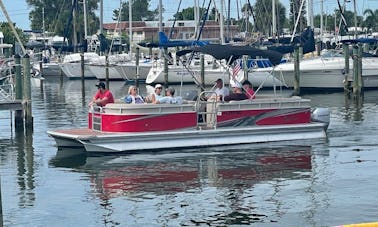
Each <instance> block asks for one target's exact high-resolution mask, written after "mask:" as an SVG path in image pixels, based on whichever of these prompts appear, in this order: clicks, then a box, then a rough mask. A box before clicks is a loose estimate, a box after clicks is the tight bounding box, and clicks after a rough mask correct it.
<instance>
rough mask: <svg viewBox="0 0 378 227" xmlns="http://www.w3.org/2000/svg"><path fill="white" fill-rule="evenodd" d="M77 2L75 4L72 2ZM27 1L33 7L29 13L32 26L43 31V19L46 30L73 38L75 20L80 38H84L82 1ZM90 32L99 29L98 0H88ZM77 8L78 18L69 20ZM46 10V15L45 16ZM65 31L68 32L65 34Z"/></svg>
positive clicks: (92, 32)
mask: <svg viewBox="0 0 378 227" xmlns="http://www.w3.org/2000/svg"><path fill="white" fill-rule="evenodd" d="M73 2H75V3H76V4H75V5H74V6H73V5H72V3H73ZM26 3H27V4H28V5H29V6H31V7H32V8H33V10H31V11H30V13H29V18H30V21H31V28H32V29H33V30H39V31H42V29H43V21H44V24H45V31H49V32H52V33H53V34H56V35H60V36H67V38H68V39H69V40H72V37H73V29H72V23H73V21H75V25H76V31H77V35H78V37H79V39H84V23H83V21H84V8H83V4H82V1H78V0H74V1H71V0H69V1H67V0H66V1H56V0H26ZM86 6H87V21H88V23H87V24H88V25H90V26H88V34H94V33H96V32H97V31H98V29H99V24H100V22H99V19H98V17H97V16H96V14H95V10H97V7H98V0H86ZM73 9H75V12H76V13H75V15H76V19H75V20H72V22H71V23H68V22H69V18H72V10H73ZM43 11H44V16H43ZM65 31H67V32H68V34H64V33H65Z"/></svg>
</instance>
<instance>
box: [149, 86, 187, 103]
mask: <svg viewBox="0 0 378 227" xmlns="http://www.w3.org/2000/svg"><path fill="white" fill-rule="evenodd" d="M174 95H175V89H174V88H173V87H168V88H167V89H165V96H164V97H161V98H160V99H158V100H156V101H155V102H154V103H155V104H164V103H166V104H182V97H180V96H177V97H174Z"/></svg>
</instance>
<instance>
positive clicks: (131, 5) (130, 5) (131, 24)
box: [129, 0, 133, 56]
mask: <svg viewBox="0 0 378 227" xmlns="http://www.w3.org/2000/svg"><path fill="white" fill-rule="evenodd" d="M132 7H133V2H132V0H129V39H130V40H129V42H130V50H129V53H130V56H131V54H132V47H133V44H132V43H133V31H132V27H133V15H132Z"/></svg>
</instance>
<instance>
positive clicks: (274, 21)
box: [272, 0, 277, 39]
mask: <svg viewBox="0 0 378 227" xmlns="http://www.w3.org/2000/svg"><path fill="white" fill-rule="evenodd" d="M272 27H273V28H272V37H273V39H275V38H276V35H277V17H276V0H272Z"/></svg>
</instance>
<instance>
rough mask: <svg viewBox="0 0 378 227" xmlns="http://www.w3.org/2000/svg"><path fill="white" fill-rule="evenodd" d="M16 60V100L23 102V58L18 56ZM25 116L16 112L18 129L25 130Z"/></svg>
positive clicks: (15, 120)
mask: <svg viewBox="0 0 378 227" xmlns="http://www.w3.org/2000/svg"><path fill="white" fill-rule="evenodd" d="M14 60H15V74H16V81H15V91H16V97H15V98H16V99H17V100H22V90H23V89H22V85H23V84H22V75H21V56H20V55H18V54H16V55H15V56H14ZM23 118H24V115H23V112H22V110H16V111H15V115H14V125H15V127H16V128H17V129H23V128H24V119H23Z"/></svg>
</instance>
